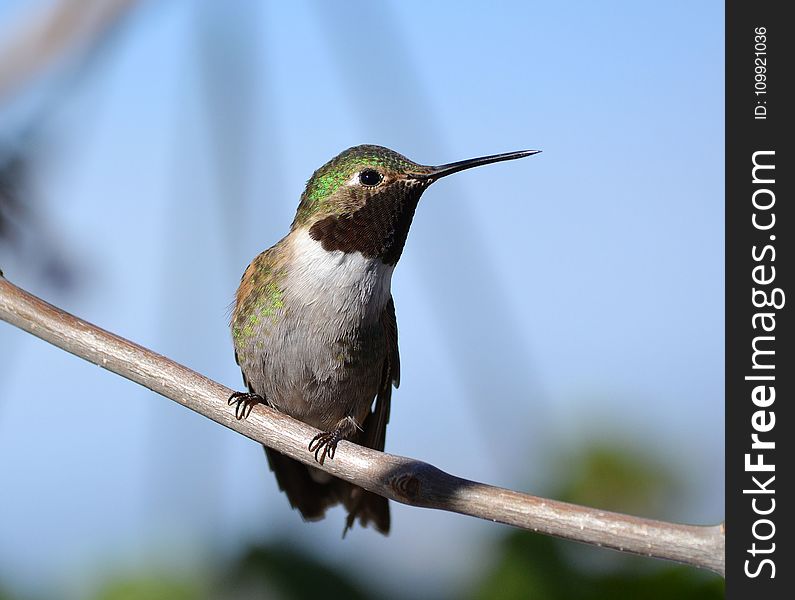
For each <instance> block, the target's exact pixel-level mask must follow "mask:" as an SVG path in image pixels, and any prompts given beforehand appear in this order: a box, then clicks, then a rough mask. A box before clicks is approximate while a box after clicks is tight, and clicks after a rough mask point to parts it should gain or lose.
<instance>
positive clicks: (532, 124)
mask: <svg viewBox="0 0 795 600" xmlns="http://www.w3.org/2000/svg"><path fill="white" fill-rule="evenodd" d="M723 135H724V132H723V3H722V2H718V1H709V2H699V3H695V4H694V3H691V2H684V1H674V2H667V3H637V2H631V1H629V0H627V1H624V2H612V1H605V2H599V3H594V2H587V1H585V0H583V1H582V2H556V3H550V2H526V1H516V2H507V1H506V2H501V3H475V2H452V1H450V2H441V1H436V2H420V1H418V0H417V1H401V2H397V1H391V2H378V3H373V2H365V1H363V0H362V1H340V2H333V3H332V2H321V1H315V2H313V1H308V0H304V1H297V2H289V3H288V2H260V1H257V0H248V1H242V0H241V1H239V2H220V1H219V2H212V1H198V0H168V1H164V2H154V1H151V0H149V1H145V0H138V1H136V0H49V1H44V0H36V1H30V0H29V1H26V2H25V1H22V0H0V267H2V270H3V271H4V272H5V275H6V277H8V278H9V279H10V280H11V281H13V282H14V283H16V284H18V285H20V286H22V287H24V288H26V289H28V290H30V291H32V292H33V293H35V294H37V295H39V296H41V297H43V298H45V299H47V300H48V301H50V302H52V303H54V304H57V305H59V306H61V307H63V308H65V309H66V310H69V311H71V312H73V313H75V314H77V315H79V316H81V317H83V318H85V319H87V320H89V321H92V322H93V323H96V324H98V325H100V326H102V327H104V328H106V329H109V330H111V331H113V332H116V333H118V334H120V335H123V336H125V337H128V338H130V339H132V340H134V341H136V342H138V343H141V344H143V345H145V346H148V347H150V348H152V349H154V350H155V351H157V352H160V353H162V354H165V355H168V356H170V357H172V358H174V359H176V360H177V361H180V362H182V363H184V364H186V365H188V366H189V367H191V368H193V369H195V370H197V371H199V372H201V373H203V374H205V375H207V376H209V377H211V378H213V379H216V380H218V381H220V382H222V383H224V384H226V385H228V386H230V387H232V388H238V389H239V388H240V387H241V385H242V382H241V378H240V374H239V371H238V369H237V367H236V365H235V361H234V357H233V351H232V344H231V339H230V335H229V332H228V329H227V318H228V307H229V304H230V302H231V300H232V298H233V294H234V291H235V289H236V286H237V284H238V281H239V278H240V275H241V274H242V272H243V270H244V269H245V267H246V265H247V264H248V262H249V261H250V260H251V259H252V258H253V257H254V256H255V255H256V254H257V253H259V252H260V251H261V250H263V249H265V248H267V247H268V246H270V245H272V244H273V243H275V242H276V241H277V240H278V239H279V238H280V237H282V236H283V235H284V234H285V233H286V232H287V230H288V228H289V224H290V222H291V220H292V217H293V214H294V211H295V208H296V206H297V203H298V198H299V196H300V194H301V192H302V190H303V185H304V183H305V181H306V180H307V179H308V177H309V176H310V175H311V173H312V172H313V171H314V170H315V169H316V168H317V167H319V166H320V165H321V164H323V163H324V162H326V161H327V160H328V159H330V158H331V157H332V156H334V155H335V154H337V153H338V152H340V151H341V150H343V149H345V148H347V147H349V146H352V145H356V144H361V143H374V144H381V145H385V146H388V147H390V148H393V149H395V150H397V151H398V152H401V153H403V154H405V155H406V156H408V157H409V158H411V159H413V160H415V161H417V162H422V163H426V164H439V163H445V162H451V161H455V160H460V159H464V158H470V157H473V156H479V155H483V154H491V153H497V152H505V151H510V150H518V149H525V148H534V149H541V150H543V153H542V154H540V155H538V156H534V157H532V158H529V159H525V160H522V161H520V162H512V163H505V164H500V165H493V166H489V167H486V168H481V169H475V170H472V171H467V172H465V173H462V174H460V175H456V176H455V177H451V178H449V179H446V180H444V181H442V182H440V183H438V184H437V185H435V186H433V188H431V189H430V190H429V191H428V192H427V193H426V194H425V196H424V197H423V199H422V201H421V203H420V206H419V208H418V211H417V215H416V217H415V220H414V225H413V227H412V231H411V234H410V236H409V240H408V243H407V245H406V249H405V252H404V254H403V258H402V260H401V263H400V265H399V267H398V269H397V270H396V272H395V276H394V279H393V296H394V298H395V304H396V308H397V318H398V323H399V326H400V350H401V361H402V369H401V372H402V380H401V387H400V389H399V390H398V391H396V393H395V394H394V397H393V409H392V417H391V422H390V426H389V432H388V436H387V451H389V452H392V453H396V454H402V455H406V456H411V457H415V458H419V459H422V460H425V461H428V462H430V463H432V464H434V465H436V466H438V467H440V468H442V469H445V470H447V471H450V472H452V473H455V474H457V475H461V476H464V477H467V478H470V479H475V480H479V481H484V482H488V483H491V484H495V485H499V486H505V487H509V488H514V489H518V490H523V491H527V492H531V493H536V494H542V495H549V496H552V497H556V498H561V499H567V500H572V501H576V502H583V503H588V504H591V505H594V506H597V507H600V508H606V509H613V510H622V511H627V512H631V513H633V514H639V515H643V516H647V517H655V518H661V519H670V520H676V521H681V522H687V523H697V524H714V523H717V522H719V521H720V520H721V519H722V518H723V515H724V509H723V497H724V496H723V486H724V475H723V474H724V458H723V446H724V438H723V430H724V423H723V396H724V367H723V342H724V335H723V318H724V313H723V243H724V239H723V192H724V189H723ZM461 440H464V442H463V443H462V442H461ZM392 510H393V531H392V533H391V534H390V536H389V537H388V538H383V537H382V536H380V535H378V534H376V533H374V532H372V531H370V530H362V529H360V528H357V529H355V530H354V531H353V532H351V533H350V534H349V535H348V537H347V539H345V540H344V541H342V540H341V539H340V536H341V532H342V528H343V522H344V513H343V512H342V510H340V509H336V510H334V511H332V512H330V514H329V515H328V517H327V519H326V520H324V521H322V522H320V523H312V524H304V523H302V522H301V520H300V517H299V515H298V514H297V513H295V512H293V511H291V510H290V508H289V505H288V503H287V499H286V497H284V496H283V495H282V494H280V493H279V492H278V489H277V486H276V482H275V479H274V477H273V476H272V474H271V473H270V472H269V471H268V468H267V464H266V461H265V457H264V455H263V452H262V449H261V447H259V446H258V445H257V444H255V443H253V442H251V441H250V440H247V439H245V438H243V437H242V436H240V435H237V434H235V433H233V432H231V431H228V430H226V429H224V428H223V427H219V426H218V425H216V424H214V423H212V422H210V421H208V420H206V419H204V418H203V417H200V416H198V415H196V414H193V413H191V412H190V411H188V410H186V409H184V408H182V407H180V406H178V405H176V404H174V403H172V402H169V401H167V400H165V399H163V398H161V397H159V396H156V395H155V394H153V393H151V392H149V391H147V390H145V389H142V388H140V387H138V386H136V385H134V384H132V383H130V382H128V381H126V380H124V379H121V378H120V377H117V376H115V375H112V374H110V373H107V372H105V371H103V370H102V369H99V368H97V367H94V366H92V365H90V364H88V363H86V362H83V361H81V360H79V359H77V358H75V357H72V356H70V355H67V354H66V353H64V352H62V351H60V350H57V349H55V348H53V347H51V346H49V345H47V344H45V343H44V342H41V341H39V340H38V339H35V338H33V337H31V336H29V335H26V334H24V333H22V332H20V331H18V330H15V329H13V328H11V327H10V326H5V325H0V598H3V599H7V598H15V599H16V598H55V597H57V598H108V599H128V598H129V599H133V598H186V599H188V598H206V597H231V598H248V597H278V598H305V597H307V598H308V597H316V596H317V595H318V594H322V595H323V596H324V597H326V598H333V597H345V598H369V597H377V598H534V597H538V598H620V597H627V598H641V597H642V598H646V597H649V598H657V597H660V598H668V597H677V598H691V597H692V598H709V597H721V596H722V593H723V591H722V590H723V584H722V581H721V580H720V579H719V578H717V577H715V576H711V575H709V574H705V573H700V572H696V571H695V570H693V569H688V568H684V567H678V566H675V565H671V564H667V563H660V562H655V561H651V560H644V559H636V558H632V557H626V556H622V555H619V554H617V553H613V552H610V551H606V550H600V549H595V548H589V547H585V546H580V545H578V544H574V543H568V542H560V541H556V540H551V539H548V538H543V537H541V536H537V535H531V534H526V533H520V532H517V531H515V530H512V529H509V528H507V527H503V526H500V525H495V524H493V523H486V522H481V521H477V520H474V519H470V518H465V517H461V516H458V515H452V514H447V513H440V512H436V511H428V510H422V509H416V508H409V507H405V506H402V505H394V504H393V505H392Z"/></svg>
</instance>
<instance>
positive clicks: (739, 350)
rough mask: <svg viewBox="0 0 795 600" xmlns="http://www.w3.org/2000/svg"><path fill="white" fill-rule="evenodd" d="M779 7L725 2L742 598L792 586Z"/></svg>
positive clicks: (787, 89) (783, 51) (787, 148)
mask: <svg viewBox="0 0 795 600" xmlns="http://www.w3.org/2000/svg"><path fill="white" fill-rule="evenodd" d="M784 6H785V3H784V2H751V1H747V2H727V3H726V527H727V529H726V534H727V537H726V543H727V546H726V560H727V563H726V590H727V597H728V598H737V599H741V598H742V599H745V598H765V599H774V598H791V597H793V596H792V594H793V593H794V592H793V589H795V588H793V571H795V564H793V544H795V537H793V529H792V512H793V511H795V503H793V494H792V492H791V490H792V489H793V488H794V487H795V486H793V483H792V481H791V479H792V477H793V475H794V473H793V470H792V468H791V466H792V464H793V459H792V456H793V453H795V448H793V445H794V444H793V441H794V440H795V429H794V428H793V421H792V420H793V408H792V406H793V404H794V403H795V397H794V396H793V385H792V381H793V374H794V373H795V361H793V355H792V338H793V331H792V329H793V327H792V310H791V308H790V306H788V305H787V302H789V303H793V302H795V288H794V287H793V285H792V282H793V273H794V272H795V264H793V261H792V247H793V245H792V238H793V236H795V220H794V219H793V211H792V204H793V202H795V197H793V193H792V192H793V186H792V179H793V177H795V168H793V162H792V149H791V143H792V142H791V141H790V140H789V139H788V138H789V137H790V136H791V135H792V134H793V131H792V119H791V117H790V112H791V111H792V110H795V102H794V101H793V94H792V87H793V86H792V79H793V61H792V56H793V44H792V39H793V37H794V36H795V34H793V31H792V27H791V21H790V20H788V19H787V18H786V16H785V15H784ZM787 294H789V295H790V297H789V298H787ZM774 393H775V398H773V394H774ZM773 444H775V447H773V446H772V445H773Z"/></svg>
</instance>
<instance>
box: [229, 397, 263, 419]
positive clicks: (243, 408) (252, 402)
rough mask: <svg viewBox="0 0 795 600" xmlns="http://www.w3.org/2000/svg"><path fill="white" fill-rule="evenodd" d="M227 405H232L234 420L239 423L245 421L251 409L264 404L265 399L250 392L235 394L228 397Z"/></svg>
mask: <svg viewBox="0 0 795 600" xmlns="http://www.w3.org/2000/svg"><path fill="white" fill-rule="evenodd" d="M227 404H228V405H229V406H232V405H234V407H235V418H236V419H237V420H238V421H240V420H242V419H247V418H248V416H249V415H250V414H251V409H252V408H254V407H255V406H256V405H257V404H265V398H263V397H262V396H260V395H259V394H254V393H252V392H235V393H234V394H232V395H231V396H229V400H228V401H227Z"/></svg>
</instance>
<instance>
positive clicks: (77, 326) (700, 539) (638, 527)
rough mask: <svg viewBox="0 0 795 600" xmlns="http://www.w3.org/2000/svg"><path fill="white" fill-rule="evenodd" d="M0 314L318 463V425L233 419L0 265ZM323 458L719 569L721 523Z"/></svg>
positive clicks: (528, 524) (257, 415)
mask: <svg viewBox="0 0 795 600" xmlns="http://www.w3.org/2000/svg"><path fill="white" fill-rule="evenodd" d="M0 319H2V320H4V321H8V322H9V323H11V324H12V325H15V326H16V327H19V328H20V329H23V330H25V331H27V332H29V333H32V334H33V335H35V336H37V337H40V338H41V339H43V340H45V341H48V342H50V343H51V344H54V345H55V346H58V347H59V348H62V349H63V350H66V351H67V352H71V353H72V354H75V355H77V356H79V357H81V358H84V359H85V360H88V361H91V362H92V363H94V364H97V365H99V366H101V367H103V368H105V369H107V370H109V371H112V372H114V373H118V374H119V375H122V376H123V377H126V378H127V379H130V380H132V381H135V382H136V383H139V384H141V385H143V386H145V387H147V388H149V389H151V390H153V391H155V392H157V393H159V394H162V395H163V396H166V397H167V398H171V399H172V400H174V401H176V402H179V403H180V404H182V405H184V406H186V407H188V408H190V409H192V410H195V411H196V412H198V413H201V414H203V415H204V416H205V417H208V418H210V419H212V420H213V421H216V422H218V423H220V424H222V425H225V426H226V427H229V428H230V429H234V430H235V431H237V432H239V433H242V434H243V435H245V436H247V437H249V438H251V439H252V440H255V441H257V442H260V443H262V444H265V445H266V446H270V447H271V448H275V449H277V450H279V452H282V453H284V454H286V455H288V456H290V457H292V458H295V459H297V460H299V461H301V462H304V463H306V464H311V465H313V466H315V467H319V465H317V464H316V463H315V462H314V460H313V457H312V455H311V453H309V452H308V451H307V443H308V441H309V440H310V439H312V437H313V436H314V435H315V434H316V433H318V432H317V430H315V429H314V428H312V427H310V426H309V425H306V424H305V423H301V422H300V421H297V420H295V419H292V418H291V417H288V416H286V415H283V414H281V413H279V412H277V411H274V410H271V409H269V408H267V407H262V406H257V407H255V409H254V411H253V412H252V413H251V415H250V416H249V418H248V419H247V420H245V421H237V420H236V419H235V417H234V413H233V411H232V410H231V409H230V408H229V407H228V406H227V403H226V400H227V398H228V397H229V395H230V394H231V393H232V390H230V389H229V388H226V387H224V386H222V385H220V384H219V383H216V382H215V381H211V380H210V379H207V378H206V377H203V376H202V375H199V374H198V373H196V372H194V371H191V370H190V369H188V368H186V367H183V366H182V365H179V364H177V363H175V362H174V361H172V360H169V359H168V358H165V357H164V356H160V355H159V354H155V353H154V352H152V351H150V350H147V349H146V348H142V347H141V346H138V345H137V344H134V343H132V342H130V341H127V340H125V339H123V338H120V337H119V336H117V335H114V334H112V333H109V332H107V331H104V330H102V329H100V328H98V327H96V326H94V325H91V324H90V323H87V322H85V321H83V320H81V319H78V318H77V317H74V316H72V315H70V314H68V313H66V312H64V311H62V310H60V309H58V308H55V307H54V306H51V305H50V304H47V303H46V302H44V301H42V300H40V299H38V298H36V297H35V296H32V295H31V294H28V293H27V292H25V291H23V290H21V289H20V288H18V287H16V286H15V285H13V284H11V283H10V282H8V281H7V280H5V279H3V278H2V274H0ZM319 468H322V469H323V470H324V471H328V472H329V473H331V474H332V475H335V476H337V477H340V478H342V479H345V480H346V481H350V482H352V483H355V484H357V485H359V486H361V487H364V488H366V489H368V490H370V491H372V492H375V493H377V494H380V495H382V496H385V497H387V498H390V499H392V500H395V501H397V502H402V503H404V504H409V505H412V506H423V507H426V508H436V509H440V510H447V511H451V512H457V513H461V514H465V515H471V516H473V517H479V518H481V519H487V520H489V521H498V522H500V523H506V524H508V525H513V526H515V527H520V528H522V529H528V530H530V531H536V532H539V533H545V534H548V535H553V536H557V537H561V538H565V539H569V540H575V541H578V542H585V543H587V544H595V545H597V546H604V547H606V548H613V549H614V550H620V551H622V552H631V553H634V554H641V555H645V556H650V557H654V558H663V559H668V560H673V561H678V562H682V563H685V564H689V565H692V566H695V567H700V568H704V569H709V570H712V571H715V572H716V573H719V574H721V575H724V544H725V541H724V540H725V536H724V527H723V524H720V525H714V526H696V525H679V524H676V523H666V522H663V521H655V520H650V519H641V518H638V517H631V516H628V515H623V514H619V513H613V512H607V511H602V510H597V509H594V508H586V507H582V506H577V505H574V504H568V503H565V502H558V501H555V500H547V499H544V498H539V497H536V496H530V495H528V494H522V493H519V492H514V491H511V490H506V489H502V488H497V487H493V486H490V485H485V484H482V483H476V482H474V481H468V480H466V479H461V478H459V477H455V476H453V475H450V474H448V473H445V472H444V471H441V470H439V469H437V468H436V467H434V466H432V465H429V464H427V463H424V462H421V461H418V460H413V459H410V458H404V457H402V456H394V455H391V454H385V453H382V452H377V451H375V450H371V449H369V448H364V447H362V446H357V445H355V444H352V443H349V442H341V443H340V445H339V448H338V452H337V454H336V456H335V457H334V460H327V461H326V463H325V465H323V466H322V467H319Z"/></svg>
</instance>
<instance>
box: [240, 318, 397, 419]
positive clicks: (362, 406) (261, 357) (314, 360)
mask: <svg viewBox="0 0 795 600" xmlns="http://www.w3.org/2000/svg"><path fill="white" fill-rule="evenodd" d="M302 312H306V311H302ZM341 321H348V322H344V323H343V322H341ZM246 345H248V346H249V347H248V348H246V349H242V348H241V349H239V351H238V355H239V357H240V359H241V361H240V362H241V367H242V368H243V372H244V373H245V375H246V378H247V380H248V382H249V385H250V386H251V387H252V388H253V389H254V391H255V392H257V393H258V394H260V395H264V396H265V398H266V399H267V400H268V401H269V402H270V403H271V404H273V405H274V406H275V407H276V408H278V409H279V410H281V411H282V412H284V413H287V414H289V415H291V416H293V417H295V418H297V419H300V420H302V421H304V422H306V423H309V424H310V425H313V426H315V427H317V428H319V429H323V430H328V429H331V428H332V427H334V425H336V423H337V422H338V421H339V420H340V419H342V418H344V417H348V416H350V417H353V418H354V419H355V420H356V422H357V423H359V424H361V423H362V422H363V421H364V418H365V417H366V416H367V414H368V411H369V410H370V406H371V405H372V402H373V400H374V399H375V396H376V394H377V393H378V389H379V386H380V384H381V378H382V375H383V365H384V360H385V358H386V341H385V339H384V331H383V327H382V325H381V323H380V321H375V322H372V321H370V322H368V321H366V320H362V321H360V322H354V323H351V322H350V319H342V320H341V319H339V317H335V316H334V315H324V316H323V318H322V319H320V320H319V319H318V315H310V314H298V315H296V314H292V315H291V314H286V315H284V316H283V318H282V319H280V320H279V322H278V323H273V324H271V326H270V327H268V328H267V330H265V329H264V330H263V331H261V332H258V335H256V336H254V337H253V338H252V339H251V340H250V341H249V343H248V344H246ZM240 350H243V352H240ZM242 355H245V356H246V358H244V357H243V356H242Z"/></svg>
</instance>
